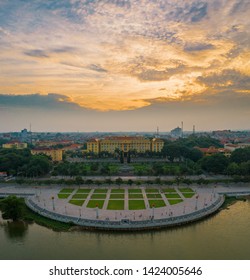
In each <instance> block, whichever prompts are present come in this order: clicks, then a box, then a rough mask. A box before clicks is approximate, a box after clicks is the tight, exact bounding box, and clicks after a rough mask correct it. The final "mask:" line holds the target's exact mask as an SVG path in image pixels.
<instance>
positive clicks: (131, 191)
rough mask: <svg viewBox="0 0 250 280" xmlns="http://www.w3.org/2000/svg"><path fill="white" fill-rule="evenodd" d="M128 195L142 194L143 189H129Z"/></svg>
mask: <svg viewBox="0 0 250 280" xmlns="http://www.w3.org/2000/svg"><path fill="white" fill-rule="evenodd" d="M128 193H129V194H130V193H141V189H128Z"/></svg>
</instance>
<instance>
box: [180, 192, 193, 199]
mask: <svg viewBox="0 0 250 280" xmlns="http://www.w3.org/2000/svg"><path fill="white" fill-rule="evenodd" d="M182 195H183V196H184V197H185V198H191V197H193V196H194V195H195V193H194V192H192V193H182Z"/></svg>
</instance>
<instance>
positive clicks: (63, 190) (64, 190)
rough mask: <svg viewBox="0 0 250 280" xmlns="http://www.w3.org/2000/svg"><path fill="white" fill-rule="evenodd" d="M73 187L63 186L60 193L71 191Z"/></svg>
mask: <svg viewBox="0 0 250 280" xmlns="http://www.w3.org/2000/svg"><path fill="white" fill-rule="evenodd" d="M74 190H75V189H72V188H64V189H61V191H60V193H72V192H73V191H74Z"/></svg>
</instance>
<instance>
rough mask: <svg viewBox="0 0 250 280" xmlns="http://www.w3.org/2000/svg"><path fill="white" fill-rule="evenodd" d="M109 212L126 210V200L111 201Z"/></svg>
mask: <svg viewBox="0 0 250 280" xmlns="http://www.w3.org/2000/svg"><path fill="white" fill-rule="evenodd" d="M107 209H108V210H124V200H109V203H108V207H107Z"/></svg>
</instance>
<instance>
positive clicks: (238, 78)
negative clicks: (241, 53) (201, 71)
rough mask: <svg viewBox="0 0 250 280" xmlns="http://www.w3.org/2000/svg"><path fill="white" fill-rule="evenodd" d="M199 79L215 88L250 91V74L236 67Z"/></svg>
mask: <svg viewBox="0 0 250 280" xmlns="http://www.w3.org/2000/svg"><path fill="white" fill-rule="evenodd" d="M197 80H198V81H199V82H201V83H204V84H205V85H206V86H208V87H210V88H213V89H214V90H221V89H223V90H234V91H241V90H245V91H247V92H249V93H250V75H245V74H242V73H240V72H239V71H236V70H234V69H227V70H223V71H222V72H219V73H213V74H211V75H208V76H203V77H198V78H197Z"/></svg>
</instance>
